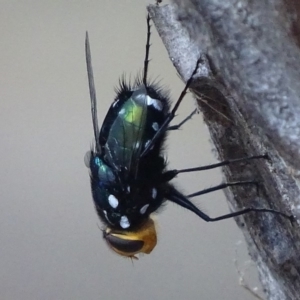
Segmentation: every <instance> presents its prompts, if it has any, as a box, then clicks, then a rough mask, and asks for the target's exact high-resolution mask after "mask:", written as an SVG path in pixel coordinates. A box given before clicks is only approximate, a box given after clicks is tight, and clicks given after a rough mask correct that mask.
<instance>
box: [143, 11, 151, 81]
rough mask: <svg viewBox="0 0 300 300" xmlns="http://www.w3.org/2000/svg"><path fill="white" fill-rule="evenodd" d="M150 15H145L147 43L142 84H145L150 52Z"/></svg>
mask: <svg viewBox="0 0 300 300" xmlns="http://www.w3.org/2000/svg"><path fill="white" fill-rule="evenodd" d="M150 20H151V18H150V15H149V14H148V15H147V42H146V54H145V60H144V76H143V83H144V85H146V84H147V74H148V65H149V50H150V36H151V25H150Z"/></svg>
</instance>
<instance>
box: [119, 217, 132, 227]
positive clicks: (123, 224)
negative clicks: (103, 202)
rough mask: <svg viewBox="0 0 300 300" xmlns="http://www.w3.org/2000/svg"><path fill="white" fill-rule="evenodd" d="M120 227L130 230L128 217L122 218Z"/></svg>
mask: <svg viewBox="0 0 300 300" xmlns="http://www.w3.org/2000/svg"><path fill="white" fill-rule="evenodd" d="M120 226H121V227H122V228H124V229H125V228H128V227H129V226H130V223H129V220H128V218H127V217H126V216H122V217H121V220H120Z"/></svg>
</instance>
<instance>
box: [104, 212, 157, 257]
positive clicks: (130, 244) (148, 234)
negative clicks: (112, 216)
mask: <svg viewBox="0 0 300 300" xmlns="http://www.w3.org/2000/svg"><path fill="white" fill-rule="evenodd" d="M103 238H104V239H105V241H106V243H107V245H108V246H109V247H110V249H111V250H113V251H114V252H116V253H117V254H119V255H121V256H124V257H129V258H133V259H138V257H137V255H138V254H140V253H145V254H150V253H151V251H152V250H153V249H154V248H155V246H156V243H157V237H156V230H155V224H154V221H153V220H152V218H150V217H149V218H148V219H146V220H145V221H144V223H143V224H142V225H141V226H139V227H137V228H136V230H130V231H127V230H126V231H124V230H116V229H112V228H110V227H107V228H106V229H104V230H103Z"/></svg>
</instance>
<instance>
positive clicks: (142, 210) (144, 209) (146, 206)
mask: <svg viewBox="0 0 300 300" xmlns="http://www.w3.org/2000/svg"><path fill="white" fill-rule="evenodd" d="M148 207H149V204H145V205H144V206H143V207H142V208H141V209H140V213H141V214H142V215H143V214H144V213H145V212H146V210H147V209H148Z"/></svg>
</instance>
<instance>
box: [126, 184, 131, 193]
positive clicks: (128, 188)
mask: <svg viewBox="0 0 300 300" xmlns="http://www.w3.org/2000/svg"><path fill="white" fill-rule="evenodd" d="M127 192H128V193H130V185H127Z"/></svg>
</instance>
